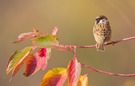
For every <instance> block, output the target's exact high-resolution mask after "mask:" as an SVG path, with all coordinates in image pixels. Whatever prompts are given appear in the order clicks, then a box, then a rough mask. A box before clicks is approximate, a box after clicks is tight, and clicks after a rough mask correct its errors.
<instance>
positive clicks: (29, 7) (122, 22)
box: [0, 0, 135, 86]
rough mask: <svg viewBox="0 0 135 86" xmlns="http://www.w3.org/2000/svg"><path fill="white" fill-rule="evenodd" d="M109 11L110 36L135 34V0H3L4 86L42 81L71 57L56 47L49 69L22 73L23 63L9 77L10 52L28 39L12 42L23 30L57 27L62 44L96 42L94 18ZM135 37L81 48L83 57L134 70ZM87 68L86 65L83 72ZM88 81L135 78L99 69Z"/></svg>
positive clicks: (0, 48)
mask: <svg viewBox="0 0 135 86" xmlns="http://www.w3.org/2000/svg"><path fill="white" fill-rule="evenodd" d="M101 14H102V15H106V16H107V17H108V18H109V21H110V24H111V27H112V40H118V39H122V38H125V37H130V36H134V35H135V17H134V16H135V0H0V86H39V84H40V82H41V79H42V77H43V75H44V74H45V73H46V72H47V70H49V69H52V68H54V67H67V64H68V62H69V61H70V60H71V59H72V58H73V55H72V53H70V52H68V51H56V50H53V51H52V56H51V60H49V64H48V66H47V69H46V70H45V71H41V70H40V71H39V72H37V73H36V74H34V75H32V76H30V77H24V76H23V72H24V71H25V66H24V67H23V68H22V69H21V70H20V71H19V73H18V74H17V75H16V76H15V77H14V79H13V80H12V81H9V80H10V77H11V74H9V75H8V76H5V71H6V64H7V61H8V59H9V57H10V56H11V54H12V53H13V52H14V51H15V50H17V49H22V48H24V47H25V46H29V45H31V42H30V40H25V41H23V42H21V43H18V44H13V43H12V42H13V41H14V40H16V38H17V36H18V35H19V34H21V33H23V32H30V31H32V28H38V29H39V30H40V31H41V32H42V33H45V34H49V33H51V31H52V29H53V28H54V27H55V26H57V27H58V28H59V32H58V38H59V41H60V43H62V44H67V45H91V44H95V40H94V38H93V32H92V29H93V25H94V22H95V17H96V16H98V15H101ZM134 52H135V40H133V41H128V42H123V43H119V44H117V45H114V46H107V47H106V50H105V52H104V53H102V52H97V51H96V49H77V56H78V59H79V61H80V62H82V63H85V64H87V65H90V66H92V67H95V68H97V69H101V70H104V71H111V72H115V73H135V53H134ZM87 71H88V70H87V69H85V68H83V69H82V74H85V73H86V72H87ZM89 86H135V77H128V78H125V77H114V76H108V75H103V74H99V73H95V72H93V73H91V74H90V75H89Z"/></svg>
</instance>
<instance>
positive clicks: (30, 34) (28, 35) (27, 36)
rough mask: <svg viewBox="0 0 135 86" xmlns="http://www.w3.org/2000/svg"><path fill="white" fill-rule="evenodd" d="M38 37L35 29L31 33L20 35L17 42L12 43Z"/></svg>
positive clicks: (38, 34) (38, 33)
mask: <svg viewBox="0 0 135 86" xmlns="http://www.w3.org/2000/svg"><path fill="white" fill-rule="evenodd" d="M39 36H40V32H39V31H38V30H36V29H33V32H27V33H22V34H20V35H19V36H18V38H17V40H16V41H14V42H13V43H18V42H21V41H23V40H25V39H27V38H30V37H39Z"/></svg>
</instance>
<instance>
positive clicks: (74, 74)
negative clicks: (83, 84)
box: [67, 58, 81, 86]
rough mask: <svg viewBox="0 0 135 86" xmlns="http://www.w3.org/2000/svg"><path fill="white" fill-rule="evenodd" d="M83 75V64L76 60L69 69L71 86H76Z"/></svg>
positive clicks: (70, 64)
mask: <svg viewBox="0 0 135 86" xmlns="http://www.w3.org/2000/svg"><path fill="white" fill-rule="evenodd" d="M80 73H81V64H80V63H79V62H78V61H77V59H76V58H74V59H73V60H72V61H70V62H69V64H68V68H67V74H68V82H69V86H76V85H77V83H78V79H79V76H80Z"/></svg>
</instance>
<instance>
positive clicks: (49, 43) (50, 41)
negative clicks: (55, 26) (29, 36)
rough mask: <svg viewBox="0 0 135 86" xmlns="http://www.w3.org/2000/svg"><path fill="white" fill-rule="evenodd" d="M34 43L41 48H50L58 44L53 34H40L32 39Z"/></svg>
mask: <svg viewBox="0 0 135 86" xmlns="http://www.w3.org/2000/svg"><path fill="white" fill-rule="evenodd" d="M34 44H35V45H36V46H38V47H41V48H44V47H46V48H48V47H49V48H52V47H54V46H56V45H58V44H59V42H58V40H57V37H56V36H54V35H46V36H41V37H38V38H36V39H34Z"/></svg>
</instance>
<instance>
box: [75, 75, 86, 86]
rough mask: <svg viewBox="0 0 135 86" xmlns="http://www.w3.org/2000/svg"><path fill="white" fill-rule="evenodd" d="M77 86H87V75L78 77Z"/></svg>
mask: <svg viewBox="0 0 135 86" xmlns="http://www.w3.org/2000/svg"><path fill="white" fill-rule="evenodd" d="M77 86H88V76H87V74H85V75H83V76H82V75H81V76H80V77H79V81H78V84H77Z"/></svg>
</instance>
